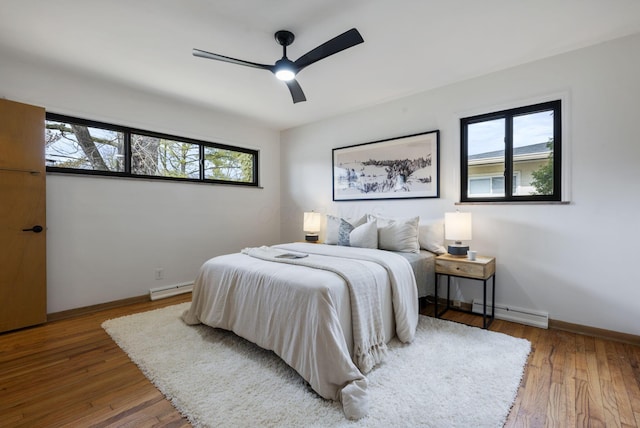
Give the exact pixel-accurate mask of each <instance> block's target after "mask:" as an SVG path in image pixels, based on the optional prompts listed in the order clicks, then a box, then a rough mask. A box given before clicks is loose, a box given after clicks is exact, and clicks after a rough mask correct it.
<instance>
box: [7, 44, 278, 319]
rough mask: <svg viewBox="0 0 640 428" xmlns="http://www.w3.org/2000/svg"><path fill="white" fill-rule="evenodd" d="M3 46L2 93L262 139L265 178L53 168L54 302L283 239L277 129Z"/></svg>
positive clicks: (154, 125) (174, 273)
mask: <svg viewBox="0 0 640 428" xmlns="http://www.w3.org/2000/svg"><path fill="white" fill-rule="evenodd" d="M0 57H2V63H1V64H0V96H2V97H5V98H7V99H12V100H15V101H20V102H25V103H29V104H35V105H40V106H43V107H45V108H46V109H47V110H48V111H51V112H55V113H60V114H67V115H72V116H78V117H82V118H86V119H92V120H98V121H104V122H109V123H115V124H121V125H127V126H132V127H136V128H140V129H146V130H152V131H157V132H163V133H167V134H173V135H178V136H184V137H191V138H196V139H201V140H205V141H214V142H221V143H227V144H233V145H238V146H243V147H249V148H253V149H258V150H260V184H261V185H262V186H263V187H264V188H263V189H256V188H247V187H242V186H221V185H205V184H192V183H176V182H164V181H152V180H134V179H117V178H98V177H87V176H75V175H73V176H72V175H59V174H58V175H56V174H48V175H47V226H48V230H47V290H48V305H47V307H48V308H47V310H48V312H49V313H52V312H58V311H63V310H66V309H71V308H77V307H82V306H88V305H93V304H98V303H103V302H109V301H113V300H118V299H123V298H128V297H134V296H139V295H143V294H145V293H147V292H148V290H149V288H153V287H158V286H162V285H171V284H177V283H182V282H190V281H193V280H194V279H195V277H196V275H197V273H198V268H199V267H200V265H201V264H202V262H203V261H205V260H207V259H208V258H210V257H213V256H216V255H220V254H224V253H229V252H235V251H238V250H239V249H241V248H242V247H244V246H249V245H262V244H273V243H277V242H278V241H279V238H280V172H279V169H280V153H279V133H278V132H277V131H274V130H270V129H267V128H265V127H261V126H259V125H256V124H255V122H253V121H249V120H247V119H243V118H239V117H233V116H229V115H226V114H221V113H219V112H215V111H211V110H206V109H203V108H198V107H197V106H188V105H186V104H181V103H180V102H179V101H175V100H169V99H165V98H162V97H158V96H153V95H150V94H147V93H143V92H138V91H136V90H133V89H130V88H127V87H124V86H119V85H117V84H108V83H104V81H103V80H102V79H100V78H99V77H87V76H83V75H81V74H79V73H76V72H73V71H69V70H63V69H57V68H53V67H50V66H48V67H44V66H42V65H41V64H34V63H30V62H29V61H26V60H24V59H22V58H20V57H17V56H12V55H11V54H10V53H6V52H5V53H2V52H0ZM156 268H164V280H155V269H156Z"/></svg>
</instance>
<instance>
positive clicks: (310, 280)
mask: <svg viewBox="0 0 640 428" xmlns="http://www.w3.org/2000/svg"><path fill="white" fill-rule="evenodd" d="M276 248H278V249H286V250H291V251H297V252H301V253H307V254H310V255H309V257H306V258H304V259H299V260H305V262H304V264H307V265H308V264H311V265H313V264H316V263H317V264H318V265H322V264H325V265H326V263H331V260H333V261H334V262H336V261H338V260H339V263H336V265H338V264H339V265H340V266H342V267H344V265H345V263H347V264H348V263H349V262H352V263H353V264H354V266H355V268H354V269H355V270H361V269H363V268H365V269H370V270H371V273H372V275H373V276H374V277H375V278H376V279H375V280H374V281H373V283H374V284H372V286H373V287H381V288H388V287H390V288H391V293H390V294H391V296H392V300H393V313H394V318H395V326H396V335H397V336H398V338H399V339H400V340H401V341H403V342H410V341H411V340H413V337H414V334H415V329H416V326H417V322H418V299H417V289H416V284H415V279H414V275H413V272H412V270H411V267H410V265H409V263H408V262H407V261H406V260H405V259H404V258H402V257H400V256H398V255H396V254H393V253H390V252H386V251H379V250H369V249H362V248H350V247H337V246H329V245H321V244H305V243H298V244H285V245H278V246H276ZM336 257H337V258H338V259H335V258H336ZM348 284H349V281H346V280H345V279H344V278H343V277H342V276H341V275H339V274H337V273H336V272H332V271H331V270H327V269H323V268H320V269H315V268H312V267H309V266H304V265H303V264H297V263H296V261H293V262H292V263H287V262H286V260H283V261H282V262H277V263H275V262H273V261H268V260H263V259H259V258H255V257H251V256H249V255H247V254H242V253H237V254H229V255H225V256H220V257H216V258H213V259H211V260H209V261H207V262H206V263H205V264H204V265H203V266H202V268H201V270H200V274H199V276H198V278H197V279H196V282H195V287H194V292H193V303H192V305H191V308H190V309H189V310H188V311H186V312H185V313H184V314H183V319H184V321H185V322H187V323H188V324H197V323H204V324H207V325H210V326H212V327H218V328H223V329H226V330H231V331H233V332H235V333H236V334H238V335H239V336H241V337H244V338H245V339H247V340H250V341H252V342H254V343H256V344H257V345H259V346H261V347H263V348H265V349H269V350H273V351H274V352H275V353H276V354H277V355H279V356H280V357H281V358H282V359H283V360H284V361H285V362H286V363H287V364H289V365H290V366H291V367H293V368H294V369H295V370H296V371H297V372H298V373H299V374H300V375H301V376H302V377H303V378H304V379H305V380H306V381H307V382H309V384H310V385H311V387H312V388H313V389H314V390H315V391H316V392H317V393H318V394H320V395H321V396H322V397H324V398H328V399H333V400H338V401H340V402H342V405H343V409H344V412H345V415H346V416H347V417H348V418H350V419H359V418H361V417H363V416H365V415H366V414H367V412H368V397H367V380H366V378H365V376H364V375H363V374H362V372H361V371H360V370H359V369H358V367H357V366H356V364H354V360H353V356H352V355H350V353H349V349H350V348H353V344H347V342H346V340H345V336H346V337H355V336H354V335H353V334H352V332H348V333H349V334H345V332H344V331H343V326H342V325H341V323H340V319H339V318H340V316H339V314H338V308H337V306H338V305H337V304H336V302H335V297H336V295H335V293H333V292H332V291H331V290H332V289H333V288H334V287H336V286H339V287H343V288H344V287H348V286H349V285H348ZM380 295H384V293H383V292H382V291H381V290H380ZM347 296H348V294H347ZM347 298H348V297H347ZM374 300H375V299H374ZM361 312H362V311H361ZM364 312H365V313H367V312H368V311H364ZM352 314H353V312H352ZM361 322H362V320H360V321H359V323H361ZM365 322H366V320H365ZM390 339H391V337H386V340H387V341H388V340H390Z"/></svg>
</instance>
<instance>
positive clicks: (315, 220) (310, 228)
mask: <svg viewBox="0 0 640 428" xmlns="http://www.w3.org/2000/svg"><path fill="white" fill-rule="evenodd" d="M321 223H322V214H320V213H316V212H310V213H304V221H303V224H302V229H303V230H304V231H305V232H309V233H318V232H320V225H321Z"/></svg>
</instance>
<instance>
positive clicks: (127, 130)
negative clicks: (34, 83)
mask: <svg viewBox="0 0 640 428" xmlns="http://www.w3.org/2000/svg"><path fill="white" fill-rule="evenodd" d="M45 120H46V121H55V122H64V123H73V124H78V125H83V126H88V127H93V128H101V129H106V130H110V131H116V132H122V133H123V134H124V145H125V147H124V153H125V162H124V165H125V167H124V171H103V170H94V169H80V168H63V167H56V166H47V167H46V171H47V172H53V173H65V174H78V175H94V176H105V177H121V178H134V179H144V180H164V181H177V182H190V183H207V184H227V185H234V186H249V187H260V185H259V175H258V164H259V153H260V152H259V151H258V150H254V149H248V148H245V147H237V146H231V145H228V144H221V143H214V142H210V141H202V140H196V139H193V138H187V137H180V136H177V135H170V134H164V133H160V132H154V131H147V130H143V129H137V128H131V127H127V126H122V125H115V124H111V123H105V122H99V121H95V120H89V119H83V118H78V117H72V116H66V115H61V114H57V113H50V112H47V113H46V117H45ZM132 134H135V135H144V136H149V137H154V138H162V139H167V140H171V141H176V142H181V143H189V144H194V145H198V146H199V148H198V152H199V166H200V168H199V169H200V172H199V177H198V178H189V177H167V176H160V175H144V174H135V173H132V172H131V155H132V152H131V135H132ZM205 147H211V148H215V149H221V150H230V151H234V152H240V153H247V154H249V155H251V156H252V158H253V165H252V166H253V168H252V178H253V180H252V181H250V182H249V181H233V180H221V179H211V178H205V177H204V174H205V171H204V161H205V157H204V148H205Z"/></svg>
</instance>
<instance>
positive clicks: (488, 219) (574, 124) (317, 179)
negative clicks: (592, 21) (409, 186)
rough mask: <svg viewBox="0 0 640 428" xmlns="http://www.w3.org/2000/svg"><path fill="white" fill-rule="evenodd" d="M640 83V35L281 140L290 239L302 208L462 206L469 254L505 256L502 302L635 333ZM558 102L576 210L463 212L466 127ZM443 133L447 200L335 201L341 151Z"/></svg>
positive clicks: (345, 210) (638, 322) (432, 211)
mask: <svg viewBox="0 0 640 428" xmlns="http://www.w3.org/2000/svg"><path fill="white" fill-rule="evenodd" d="M434 60H435V61H437V59H434ZM638 76H640V35H636V36H633V37H628V38H623V39H618V40H615V41H612V42H609V43H606V44H602V45H597V46H594V47H590V48H586V49H582V50H579V51H574V52H572V53H569V54H564V55H561V56H557V57H553V58H550V59H546V60H542V61H538V62H535V63H530V64H527V65H523V66H519V67H516V68H512V69H509V70H506V71H502V72H497V73H493V74H491V75H487V76H484V77H480V78H476V79H473V80H469V81H466V82H463V83H459V84H455V85H451V86H447V87H443V88H440V89H437V90H432V91H428V92H424V93H421V94H418V95H415V96H411V97H407V98H404V99H401V100H397V101H393V102H389V103H386V104H383V105H379V106H375V107H371V108H368V109H365V110H362V111H358V112H355V113H352V114H348V115H343V116H340V117H335V118H332V119H328V120H325V121H322V122H319V123H315V124H312V125H308V126H303V127H299V128H295V129H291V130H288V131H286V132H283V133H282V136H281V144H282V146H281V163H282V168H283V170H282V177H281V185H282V194H281V198H282V213H283V214H282V220H281V227H282V238H283V240H284V241H291V240H296V239H300V238H301V236H302V225H301V223H302V212H303V211H305V210H312V209H314V210H316V211H320V212H323V213H330V214H338V215H353V214H361V213H365V212H374V213H379V214H386V215H390V216H394V215H395V216H401V215H420V216H421V217H422V218H440V217H443V213H444V212H445V211H451V210H454V209H455V208H460V209H461V210H464V211H470V212H472V213H473V216H474V217H473V221H474V225H473V226H474V232H473V233H474V236H473V238H474V239H473V241H472V247H473V248H474V249H476V250H478V251H479V253H481V254H490V255H495V256H496V257H497V291H496V301H497V302H499V303H505V304H509V305H512V306H519V307H524V308H531V309H538V310H544V311H548V312H549V316H550V318H552V319H555V320H561V321H565V322H570V323H576V324H581V325H586V326H593V327H598V328H603V329H609V330H614V331H619V332H624V333H630V334H636V335H638V334H640V310H639V308H640V280H639V279H638V276H637V268H636V267H635V266H634V265H635V263H636V261H635V260H634V259H635V256H636V254H637V249H636V247H637V245H638V241H639V238H640V227H639V226H638V223H637V217H638V212H640V202H639V200H638V197H637V194H638V192H637V190H636V189H635V187H636V186H637V185H638V183H639V178H640V177H639V175H640V173H639V171H640V169H639V168H638V159H640V143H639V140H638V119H639V117H640V116H639V115H638V113H639V110H638V98H639V96H640V79H639V78H638ZM553 96H561V97H562V99H563V109H564V112H563V116H565V117H564V124H563V125H564V126H565V140H564V144H565V145H566V148H567V153H566V154H567V159H566V160H567V161H568V165H566V168H565V171H566V172H567V175H568V177H567V178H568V181H567V183H568V184H569V186H570V187H568V188H567V189H566V194H567V195H569V196H570V201H571V203H570V204H569V205H550V204H547V205H513V206H511V205H510V206H506V205H489V204H484V205H463V206H459V207H456V206H455V203H456V202H458V201H459V174H460V171H459V169H460V168H459V152H460V149H459V145H460V137H459V133H460V132H459V119H460V117H464V116H468V115H473V114H478V113H483V112H490V111H495V110H498V109H501V108H508V107H516V106H519V105H526V104H529V103H534V102H538V101H540V100H544V99H548V98H549V97H553ZM434 129H439V130H440V131H441V141H440V146H441V147H440V150H441V154H440V155H441V157H440V161H441V175H440V180H441V198H440V199H417V200H404V201H399V200H394V201H361V202H332V196H331V182H332V181H331V149H332V148H335V147H341V146H347V145H352V144H357V143H366V142H370V141H375V140H380V139H384V138H391V137H396V136H402V135H408V134H412V133H417V132H422V131H430V130H434ZM567 183H565V184H567ZM476 284H478V283H475V282H469V281H462V282H461V283H460V291H461V293H462V297H463V300H465V301H471V299H472V298H474V297H481V293H479V290H480V289H481V288H480V287H478V286H477V285H476Z"/></svg>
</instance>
